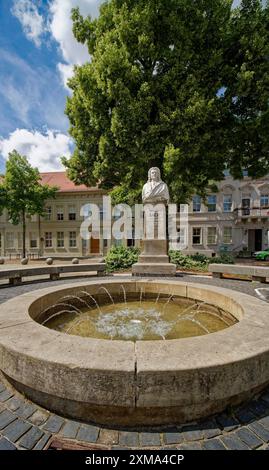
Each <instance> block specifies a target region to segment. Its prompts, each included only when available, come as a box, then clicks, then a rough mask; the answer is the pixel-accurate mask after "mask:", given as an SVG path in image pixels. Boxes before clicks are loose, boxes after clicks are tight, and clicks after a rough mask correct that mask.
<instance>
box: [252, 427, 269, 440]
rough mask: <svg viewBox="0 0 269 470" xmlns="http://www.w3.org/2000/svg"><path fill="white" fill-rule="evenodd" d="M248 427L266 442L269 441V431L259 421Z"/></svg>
mask: <svg viewBox="0 0 269 470" xmlns="http://www.w3.org/2000/svg"><path fill="white" fill-rule="evenodd" d="M248 428H249V429H250V430H251V431H253V432H254V433H255V434H257V436H258V437H260V438H261V439H262V440H263V441H264V442H269V431H268V430H267V429H266V428H264V427H263V426H262V425H261V424H259V423H251V424H249V425H248Z"/></svg>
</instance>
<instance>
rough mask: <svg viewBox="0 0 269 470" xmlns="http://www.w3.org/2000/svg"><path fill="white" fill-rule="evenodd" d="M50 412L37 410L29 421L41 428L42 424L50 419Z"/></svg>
mask: <svg viewBox="0 0 269 470" xmlns="http://www.w3.org/2000/svg"><path fill="white" fill-rule="evenodd" d="M49 415H50V414H49V412H48V411H45V410H39V409H38V410H37V411H35V412H34V414H33V415H32V416H30V418H29V421H30V422H31V423H33V424H35V425H36V426H40V425H41V424H43V423H45V421H47V419H48V418H49Z"/></svg>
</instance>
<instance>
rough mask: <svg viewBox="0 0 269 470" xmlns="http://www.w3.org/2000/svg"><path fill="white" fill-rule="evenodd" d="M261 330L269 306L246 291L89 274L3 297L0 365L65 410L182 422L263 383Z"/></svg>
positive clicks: (268, 366) (266, 378)
mask: <svg viewBox="0 0 269 470" xmlns="http://www.w3.org/2000/svg"><path fill="white" fill-rule="evenodd" d="M79 322H80V324H79ZM130 325H131V326H130ZM52 328H54V329H52ZM85 329H86V330H87V331H86V333H85ZM268 332H269V307H268V306H267V304H265V303H264V302H262V301H261V300H259V299H256V298H254V297H251V296H248V295H246V294H241V293H238V292H235V291H231V290H228V289H222V288H216V287H209V286H204V285H199V284H191V283H184V282H179V281H167V280H165V281H161V280H137V281H135V280H127V281H122V280H118V281H114V280H112V281H108V280H107V281H103V282H101V283H100V280H98V281H96V282H93V281H89V282H87V283H86V282H84V283H76V284H70V285H65V286H64V287H61V288H59V286H58V287H49V288H47V289H43V290H40V291H34V292H31V293H28V294H25V295H23V296H20V297H17V298H14V299H12V300H10V301H8V302H6V303H5V304H3V305H2V306H1V312H0V368H1V370H2V371H3V372H4V374H5V375H6V377H7V379H8V380H9V381H10V382H11V383H12V384H13V385H14V386H15V387H16V388H17V389H18V390H20V391H21V392H23V393H24V394H25V395H26V396H28V397H29V398H30V399H32V400H33V401H35V402H37V403H39V404H41V405H43V406H44V407H46V408H48V409H50V410H54V411H55V412H58V413H60V414H63V415H66V416H69V417H73V418H76V419H83V420H87V421H95V422H98V423H102V424H113V425H116V424H118V425H125V426H134V425H163V424H172V423H183V422H187V421H191V420H194V419H198V418H202V417H206V416H209V415H212V414H214V413H216V412H220V411H222V410H223V409H225V408H226V407H227V406H228V405H233V404H238V403H240V402H242V401H244V400H247V399H248V398H250V397H251V396H252V395H253V394H255V393H257V392H258V391H260V390H261V389H262V388H263V387H265V386H266V385H267V384H268V383H269V361H268V359H269V335H268Z"/></svg>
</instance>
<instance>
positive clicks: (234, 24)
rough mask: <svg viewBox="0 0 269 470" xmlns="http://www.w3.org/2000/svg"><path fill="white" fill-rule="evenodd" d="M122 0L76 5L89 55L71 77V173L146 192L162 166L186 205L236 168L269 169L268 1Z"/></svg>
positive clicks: (117, 191) (79, 33) (128, 194)
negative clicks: (88, 10)
mask: <svg viewBox="0 0 269 470" xmlns="http://www.w3.org/2000/svg"><path fill="white" fill-rule="evenodd" d="M232 3H233V1H232V0H192V1H190V0H165V1H163V0H111V1H108V2H106V3H105V4H103V5H102V7H101V9H100V16H99V17H98V18H97V19H95V20H91V18H90V17H87V18H83V17H82V16H81V15H80V13H79V10H78V9H75V10H73V13H72V18H73V32H74V35H75V37H76V38H77V40H78V41H80V42H81V43H84V44H86V45H87V46H88V50H89V55H90V56H91V58H90V57H89V63H87V64H85V65H83V66H79V67H76V69H75V75H74V78H72V79H71V80H70V81H69V86H70V88H71V90H72V96H70V97H69V98H68V102H67V108H66V113H67V115H68V117H69V120H70V124H71V127H70V133H71V135H72V136H73V138H74V140H75V144H76V147H75V151H74V154H73V156H72V157H71V159H70V160H67V159H64V163H65V165H66V166H67V168H68V173H69V176H70V177H71V178H72V179H73V180H74V181H75V182H77V183H86V184H87V185H92V184H96V182H99V183H100V184H101V186H102V187H103V188H106V189H111V190H113V191H112V194H113V195H114V197H115V199H116V200H118V201H120V202H123V201H128V202H131V201H132V200H135V199H136V200H137V199H138V197H139V196H138V195H139V193H140V191H141V187H142V184H143V182H145V179H146V176H147V171H148V169H149V167H150V166H153V165H154V166H155V165H156V166H159V167H160V168H161V169H162V172H163V174H164V177H165V178H166V180H167V182H168V184H169V185H170V188H171V191H172V196H173V199H174V201H175V202H179V201H182V202H183V200H186V198H188V197H189V196H190V195H191V193H193V192H194V191H196V192H198V193H200V194H202V195H203V194H205V192H206V191H207V190H208V188H209V187H210V183H211V182H212V180H214V181H216V180H220V179H222V178H223V171H224V169H226V168H229V169H230V170H231V172H232V174H233V176H235V177H237V178H238V177H239V178H240V177H241V176H242V170H243V169H248V171H249V174H250V175H251V176H254V177H257V176H261V175H262V174H265V173H266V172H268V170H269V137H268V136H269V114H268V102H269V7H268V3H267V5H266V7H263V6H262V1H259V0H242V2H241V6H240V7H239V8H237V9H233V8H232Z"/></svg>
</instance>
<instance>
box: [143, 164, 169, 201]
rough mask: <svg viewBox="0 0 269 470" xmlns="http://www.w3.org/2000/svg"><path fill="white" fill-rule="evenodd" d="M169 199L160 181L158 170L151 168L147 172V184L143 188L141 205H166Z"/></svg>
mask: <svg viewBox="0 0 269 470" xmlns="http://www.w3.org/2000/svg"><path fill="white" fill-rule="evenodd" d="M169 199H170V198H169V190H168V187H167V185H166V184H165V183H164V182H163V181H162V179H161V172H160V170H159V168H157V167H153V168H151V169H150V170H149V172H148V182H147V183H146V184H145V185H144V187H143V192H142V200H143V204H147V203H148V204H158V203H164V204H168V203H169Z"/></svg>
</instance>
